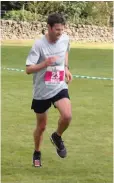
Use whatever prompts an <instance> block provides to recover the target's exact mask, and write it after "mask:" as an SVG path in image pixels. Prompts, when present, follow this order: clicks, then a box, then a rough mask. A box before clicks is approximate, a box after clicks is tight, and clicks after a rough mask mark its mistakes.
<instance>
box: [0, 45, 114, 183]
mask: <svg viewBox="0 0 114 183" xmlns="http://www.w3.org/2000/svg"><path fill="white" fill-rule="evenodd" d="M100 48H102V49H100ZM29 50H30V46H26V47H25V46H22V45H20V46H19V47H18V46H15V45H12V46H11V45H10V46H6V45H4V44H3V45H2V53H1V55H2V61H1V63H2V67H6V68H7V67H8V68H20V69H25V60H26V57H27V54H28V52H29ZM112 60H113V58H112V49H111V47H109V49H108V48H106V46H104V49H103V46H101V47H100V46H99V47H98V48H97V47H94V46H93V47H92V49H91V48H90V47H88V46H85V47H83V46H82V47H80V46H79V47H78V46H77V47H76V48H75V47H72V48H71V50H70V55H69V65H70V70H71V72H72V74H79V75H89V76H100V77H110V78H112V65H113V63H112ZM1 76H2V78H1V79H2V90H1V97H2V117H1V119H2V124H1V128H2V130H1V136H2V142H1V152H2V158H1V169H2V183H69V182H70V183H112V182H113V179H112V81H111V80H92V79H79V78H77V79H76V78H74V80H73V81H72V83H71V84H70V85H69V93H70V98H71V102H72V112H73V119H72V123H71V125H70V127H69V128H68V130H67V131H66V132H65V133H64V135H63V139H64V141H65V145H66V147H67V151H68V156H67V158H65V159H60V158H59V157H58V156H57V155H56V153H55V149H54V147H53V146H52V144H51V142H50V140H49V135H51V133H52V132H53V131H54V130H55V129H56V127H57V119H58V116H59V113H58V112H57V110H56V109H54V108H53V107H52V108H51V109H50V111H49V121H48V125H47V131H46V132H45V133H44V141H43V144H42V164H43V166H42V168H34V167H32V153H33V149H34V144H33V137H32V133H33V130H34V127H35V115H34V113H33V111H31V109H30V106H31V100H32V75H26V74H25V72H16V71H8V70H2V73H1Z"/></svg>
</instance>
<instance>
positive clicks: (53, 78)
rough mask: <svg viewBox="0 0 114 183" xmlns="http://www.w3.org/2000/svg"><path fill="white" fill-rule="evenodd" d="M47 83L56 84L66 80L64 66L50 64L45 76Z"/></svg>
mask: <svg viewBox="0 0 114 183" xmlns="http://www.w3.org/2000/svg"><path fill="white" fill-rule="evenodd" d="M44 81H45V84H47V85H55V84H60V83H61V82H63V81H64V66H52V67H51V66H49V67H47V70H46V73H45V76H44Z"/></svg>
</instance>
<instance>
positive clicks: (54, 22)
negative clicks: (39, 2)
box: [47, 13, 65, 41]
mask: <svg viewBox="0 0 114 183" xmlns="http://www.w3.org/2000/svg"><path fill="white" fill-rule="evenodd" d="M47 26H48V34H49V36H50V38H51V39H52V40H53V41H56V40H58V39H59V38H60V36H61V35H62V33H63V31H64V27H65V19H64V17H63V15H61V14H59V13H53V14H50V15H49V16H48V20H47Z"/></svg>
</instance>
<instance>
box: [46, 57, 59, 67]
mask: <svg viewBox="0 0 114 183" xmlns="http://www.w3.org/2000/svg"><path fill="white" fill-rule="evenodd" d="M58 58H59V57H58V56H53V57H48V58H46V60H45V65H46V67H48V66H51V65H52V64H53V63H54V62H55V61H56V60H57V59H58Z"/></svg>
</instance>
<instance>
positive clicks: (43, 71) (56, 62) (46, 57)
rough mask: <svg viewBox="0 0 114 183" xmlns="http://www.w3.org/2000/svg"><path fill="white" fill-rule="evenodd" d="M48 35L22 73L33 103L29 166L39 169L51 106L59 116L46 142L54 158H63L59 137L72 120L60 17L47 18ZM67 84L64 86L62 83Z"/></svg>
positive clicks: (34, 49) (65, 39)
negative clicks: (29, 85)
mask: <svg viewBox="0 0 114 183" xmlns="http://www.w3.org/2000/svg"><path fill="white" fill-rule="evenodd" d="M47 27H48V32H47V34H45V35H44V36H43V37H42V38H41V39H39V40H36V41H35V43H34V45H33V47H32V49H31V50H30V53H29V55H28V57H27V60H26V73H27V74H31V73H33V100H32V106H31V109H33V110H34V112H35V114H36V121H37V123H36V129H35V131H34V144H35V150H34V153H33V165H34V166H35V167H40V166H41V149H40V147H41V142H42V137H43V132H44V130H45V128H46V124H47V115H48V109H49V108H50V107H51V104H53V105H54V106H55V107H56V108H57V109H58V111H59V113H60V118H59V120H58V127H57V129H56V131H55V132H54V133H53V134H52V135H51V137H50V139H51V141H52V143H53V144H54V145H55V147H56V151H57V154H58V155H59V156H60V157H61V158H64V157H66V155H67V151H66V148H65V145H64V143H63V141H62V137H61V136H62V134H63V132H64V131H65V130H66V129H67V127H68V126H69V123H70V121H71V118H72V112H71V102H70V99H69V94H68V85H67V83H68V82H70V81H71V80H72V74H71V73H70V71H69V67H68V51H69V37H68V36H67V35H66V34H64V33H63V31H64V28H65V19H64V17H63V16H62V15H61V14H58V13H53V14H51V15H49V16H48V20H47ZM65 79H66V80H67V83H66V82H65Z"/></svg>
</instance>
